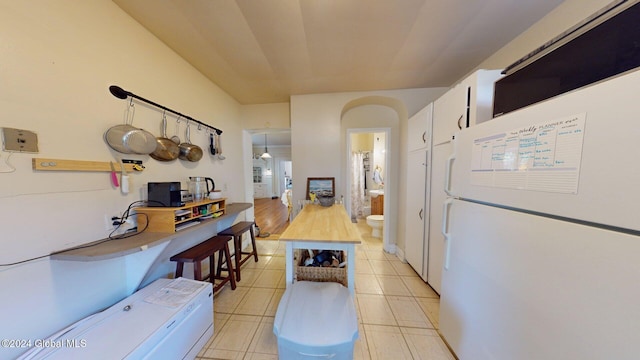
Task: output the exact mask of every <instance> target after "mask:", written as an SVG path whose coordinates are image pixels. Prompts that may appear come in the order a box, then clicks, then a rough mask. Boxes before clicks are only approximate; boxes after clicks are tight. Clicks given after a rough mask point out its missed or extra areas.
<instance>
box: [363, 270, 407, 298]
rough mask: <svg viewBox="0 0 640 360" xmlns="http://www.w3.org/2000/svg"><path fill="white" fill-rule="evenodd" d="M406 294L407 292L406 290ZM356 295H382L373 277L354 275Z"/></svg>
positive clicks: (376, 280)
mask: <svg viewBox="0 0 640 360" xmlns="http://www.w3.org/2000/svg"><path fill="white" fill-rule="evenodd" d="M407 292H408V290H407ZM356 293H359V294H377V295H382V294H383V293H382V288H381V287H380V284H379V283H378V279H377V278H376V276H375V275H370V274H356Z"/></svg>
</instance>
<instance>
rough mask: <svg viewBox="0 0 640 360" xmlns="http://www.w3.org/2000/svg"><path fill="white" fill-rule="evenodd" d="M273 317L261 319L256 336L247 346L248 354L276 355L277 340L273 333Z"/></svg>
mask: <svg viewBox="0 0 640 360" xmlns="http://www.w3.org/2000/svg"><path fill="white" fill-rule="evenodd" d="M273 319H274V318H273V317H263V318H262V321H261V322H260V325H259V326H258V330H257V331H256V335H255V336H254V337H253V340H252V341H251V344H250V345H249V350H248V351H249V352H252V353H260V354H269V355H278V339H277V338H276V336H275V334H274V333H273Z"/></svg>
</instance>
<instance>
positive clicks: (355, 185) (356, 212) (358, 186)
mask: <svg viewBox="0 0 640 360" xmlns="http://www.w3.org/2000/svg"><path fill="white" fill-rule="evenodd" d="M363 160H364V156H363V154H362V153H361V152H354V153H352V154H351V219H357V218H361V217H363V216H364V204H365V197H364V181H365V171H364V162H363Z"/></svg>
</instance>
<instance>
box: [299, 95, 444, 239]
mask: <svg viewBox="0 0 640 360" xmlns="http://www.w3.org/2000/svg"><path fill="white" fill-rule="evenodd" d="M443 92H444V89H441V88H438V89H405V90H388V91H372V92H350V93H334V94H317V95H297V96H292V97H291V155H292V160H293V179H294V181H295V182H296V184H301V183H303V184H306V179H307V178H308V177H335V179H336V196H340V195H343V194H344V195H345V196H346V191H345V184H346V176H347V175H348V172H347V170H346V166H347V154H346V131H345V129H344V128H343V126H342V115H343V113H344V112H346V111H348V110H350V109H351V108H354V107H357V106H359V105H372V104H381V105H385V106H395V108H394V110H395V111H396V112H397V113H398V115H397V119H398V123H397V124H396V125H395V131H394V132H392V134H391V139H390V140H391V143H392V146H391V148H390V151H391V154H390V156H392V157H393V158H394V160H391V161H390V166H388V167H389V172H390V173H395V174H401V173H403V168H404V169H406V159H405V158H404V152H403V150H404V149H406V140H405V139H406V123H407V119H408V117H409V116H411V115H413V114H415V113H416V112H417V111H418V110H419V109H421V108H422V107H424V106H426V105H427V104H429V103H430V102H431V101H433V100H434V99H435V98H437V97H438V96H439V95H441V94H442V93H443ZM360 102H362V103H360ZM372 102H373V103H372ZM380 125H381V124H371V125H369V124H367V123H366V122H365V123H362V124H357V125H353V126H357V127H382V126H380ZM384 126H385V127H392V124H386V125H384ZM394 137H395V140H394ZM394 141H395V142H394ZM296 184H294V186H293V203H294V204H297V202H298V201H299V200H303V199H304V196H305V194H304V193H305V191H306V189H305V187H306V185H305V186H296ZM398 184H399V183H398V181H396V182H395V185H393V184H391V186H390V187H389V188H387V189H386V190H385V191H388V192H389V197H390V198H391V199H392V202H391V203H390V204H389V205H390V206H391V208H390V211H389V213H390V214H397V215H398V216H400V213H399V209H400V208H402V206H399V205H398V204H399V203H400V204H402V203H403V200H402V199H400V196H399V195H398ZM394 199H395V202H393V201H394ZM398 200H400V201H398ZM391 226H392V229H389V230H390V237H391V238H390V239H388V240H389V241H390V244H391V245H393V244H395V241H396V238H397V234H396V230H395V229H396V228H397V220H395V221H394V220H391Z"/></svg>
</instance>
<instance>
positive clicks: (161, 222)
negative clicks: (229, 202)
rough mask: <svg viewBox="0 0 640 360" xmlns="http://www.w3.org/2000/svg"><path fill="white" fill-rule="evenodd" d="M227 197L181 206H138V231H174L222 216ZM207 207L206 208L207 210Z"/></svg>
mask: <svg viewBox="0 0 640 360" xmlns="http://www.w3.org/2000/svg"><path fill="white" fill-rule="evenodd" d="M225 202H226V199H224V198H223V199H215V200H205V201H197V202H188V203H186V204H185V205H184V206H180V207H137V208H135V210H136V213H138V214H144V215H143V216H138V231H142V229H145V228H146V230H145V231H148V232H161V233H174V232H176V231H180V230H182V229H185V228H187V227H189V226H193V225H197V224H199V222H200V220H202V219H206V218H210V217H214V218H215V217H220V216H222V215H224V214H225V212H226V209H225ZM205 209H206V210H205Z"/></svg>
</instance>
